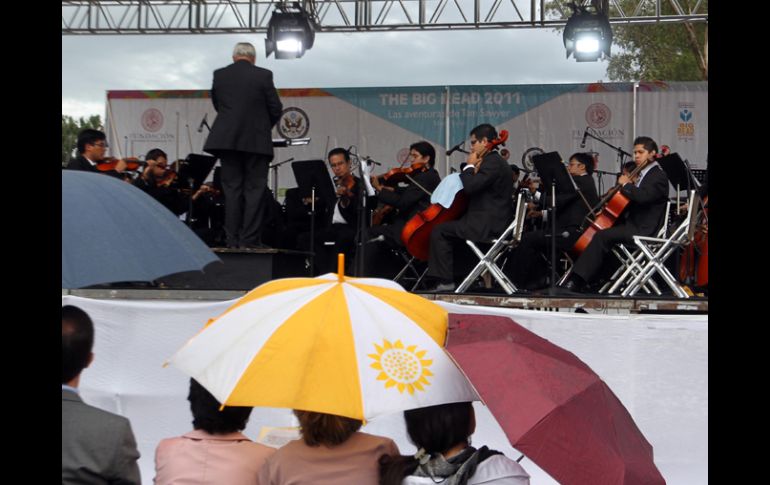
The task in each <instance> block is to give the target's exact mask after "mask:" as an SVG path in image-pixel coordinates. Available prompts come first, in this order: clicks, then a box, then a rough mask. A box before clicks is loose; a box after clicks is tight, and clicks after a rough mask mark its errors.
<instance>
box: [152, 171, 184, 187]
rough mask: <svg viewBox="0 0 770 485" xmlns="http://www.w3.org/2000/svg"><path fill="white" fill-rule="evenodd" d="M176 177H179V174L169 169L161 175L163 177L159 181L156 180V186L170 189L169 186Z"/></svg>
mask: <svg viewBox="0 0 770 485" xmlns="http://www.w3.org/2000/svg"><path fill="white" fill-rule="evenodd" d="M178 177H179V174H177V173H176V171H175V170H174V169H171V168H169V169H167V170H166V172H165V173H164V174H163V177H161V179H160V180H158V182H157V185H158V187H170V186H171V184H172V183H174V182H175V181H176V179H177V178H178Z"/></svg>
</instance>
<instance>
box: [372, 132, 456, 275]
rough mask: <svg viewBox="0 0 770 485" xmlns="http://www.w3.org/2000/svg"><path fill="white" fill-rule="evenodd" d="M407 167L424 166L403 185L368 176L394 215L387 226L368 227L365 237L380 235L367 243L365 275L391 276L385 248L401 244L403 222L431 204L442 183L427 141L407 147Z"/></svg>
mask: <svg viewBox="0 0 770 485" xmlns="http://www.w3.org/2000/svg"><path fill="white" fill-rule="evenodd" d="M408 161H409V164H410V167H413V166H419V165H418V164H420V165H425V168H424V169H423V170H422V171H419V170H414V171H412V173H411V174H410V175H409V177H411V179H410V178H406V180H405V183H406V186H405V187H393V186H388V185H383V184H382V182H381V181H380V179H379V178H378V177H376V176H372V177H371V182H372V186H373V187H374V190H375V191H376V196H377V200H378V201H379V202H381V203H382V204H386V205H387V206H390V207H392V208H393V212H395V215H394V217H393V219H392V222H390V223H389V224H387V225H380V226H374V227H372V228H370V229H369V233H368V237H367V240H370V241H371V240H372V239H376V238H377V237H378V236H383V237H384V238H385V239H384V240H382V241H373V242H372V244H370V245H369V246H367V248H366V251H365V254H366V264H365V268H366V269H367V275H372V276H381V277H387V278H392V277H393V276H394V275H395V271H394V269H395V270H397V268H394V266H393V265H391V264H388V258H387V256H388V253H387V249H388V248H396V247H402V248H403V247H404V243H403V241H402V240H401V232H402V231H403V229H404V226H405V225H406V223H407V222H408V221H409V220H410V219H411V218H412V217H413V216H414V215H415V214H417V213H418V212H420V211H422V210H424V209H426V208H427V207H428V206H429V205H430V195H431V193H432V192H433V190H435V188H436V186H438V184H439V182H441V176H439V174H438V172H437V171H436V169H435V168H434V165H435V161H436V150H435V149H434V148H433V145H431V144H430V143H428V142H427V141H418V142H417V143H413V144H412V145H410V146H409V159H408Z"/></svg>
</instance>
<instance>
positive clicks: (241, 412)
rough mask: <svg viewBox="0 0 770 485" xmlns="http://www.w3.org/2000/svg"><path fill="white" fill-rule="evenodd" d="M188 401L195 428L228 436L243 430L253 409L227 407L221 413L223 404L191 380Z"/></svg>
mask: <svg viewBox="0 0 770 485" xmlns="http://www.w3.org/2000/svg"><path fill="white" fill-rule="evenodd" d="M187 400H188V401H190V411H192V415H193V422H192V424H193V428H194V429H202V430H203V431H206V432H207V433H211V434H227V433H234V432H236V431H241V430H243V429H244V428H246V423H247V422H248V421H249V416H250V415H251V410H252V409H253V408H250V407H241V406H225V408H224V409H222V410H221V411H220V410H219V408H220V407H221V406H222V404H221V403H220V402H219V401H217V398H215V397H214V396H213V395H211V393H210V392H209V391H207V390H206V389H205V388H204V387H203V386H201V385H200V383H199V382H198V381H196V380H195V379H190V393H189V394H188V395H187Z"/></svg>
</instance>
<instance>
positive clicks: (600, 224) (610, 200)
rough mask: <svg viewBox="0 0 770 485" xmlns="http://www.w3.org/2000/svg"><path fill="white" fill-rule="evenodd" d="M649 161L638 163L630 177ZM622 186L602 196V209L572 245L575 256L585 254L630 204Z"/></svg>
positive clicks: (632, 177) (634, 176)
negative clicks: (592, 243) (595, 238)
mask: <svg viewBox="0 0 770 485" xmlns="http://www.w3.org/2000/svg"><path fill="white" fill-rule="evenodd" d="M648 163H650V160H645V161H644V163H640V164H639V165H637V166H636V168H634V170H632V171H631V173H630V174H628V178H630V179H634V178H636V176H637V175H639V173H640V172H641V171H642V169H644V167H646V166H647V164H648ZM621 188H622V186H621V185H620V184H616V185H615V187H613V188H612V189H610V190H609V191H608V192H607V195H605V196H604V197H602V200H600V201H599V205H601V206H602V208H601V210H600V211H599V212H598V214H597V215H596V217H595V218H594V220H592V221H591V220H589V224H588V227H587V228H586V229H585V231H583V234H581V235H580V237H579V238H578V240H577V241H576V242H575V245H574V246H572V253H573V254H574V255H575V256H579V255H581V254H583V251H585V249H586V248H587V247H588V245H589V244H590V243H591V240H592V239H593V237H594V235H596V233H597V232H599V231H602V230H604V229H608V228H610V227H612V226H614V225H615V223H616V222H617V221H618V219H619V218H620V215H621V213H622V212H623V210H624V209H625V208H626V206H628V203H629V202H631V201H630V200H629V198H628V197H626V196H625V195H623V193H622V192H621V191H620V189H621ZM591 214H593V211H592V212H589V214H588V215H587V216H586V217H589V216H591Z"/></svg>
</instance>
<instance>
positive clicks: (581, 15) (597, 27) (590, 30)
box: [564, 6, 612, 62]
mask: <svg viewBox="0 0 770 485" xmlns="http://www.w3.org/2000/svg"><path fill="white" fill-rule="evenodd" d="M573 8H575V12H574V13H573V14H572V16H571V17H570V18H569V20H567V25H566V26H565V27H564V47H565V49H567V57H569V56H570V54H572V55H574V57H575V60H576V61H578V62H586V61H597V60H599V59H600V58H603V57H602V54H604V56H606V57H610V47H611V46H612V28H611V27H610V21H609V19H608V18H607V16H606V15H604V14H603V13H601V12H597V13H590V12H588V10H587V9H586V7H582V6H579V7H573Z"/></svg>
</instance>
